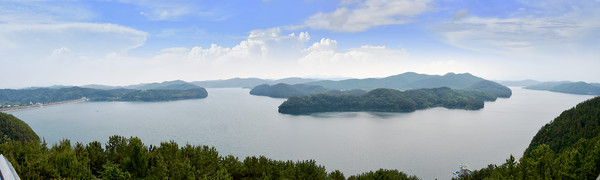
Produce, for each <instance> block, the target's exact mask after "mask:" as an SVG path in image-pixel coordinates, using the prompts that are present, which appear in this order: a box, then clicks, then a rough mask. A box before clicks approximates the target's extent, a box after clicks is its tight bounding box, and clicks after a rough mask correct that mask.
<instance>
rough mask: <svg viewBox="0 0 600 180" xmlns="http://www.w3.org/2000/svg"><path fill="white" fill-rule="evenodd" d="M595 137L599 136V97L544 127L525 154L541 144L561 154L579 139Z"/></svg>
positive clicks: (567, 112) (579, 105) (569, 111)
mask: <svg viewBox="0 0 600 180" xmlns="http://www.w3.org/2000/svg"><path fill="white" fill-rule="evenodd" d="M597 136H600V97H596V98H593V99H590V100H587V101H584V102H582V103H579V104H578V105H577V106H575V107H573V108H571V109H569V110H566V111H564V112H562V113H561V114H560V115H559V116H558V117H556V118H555V119H554V120H553V121H552V122H550V123H548V124H546V125H544V126H543V127H542V128H541V129H540V130H539V131H538V132H537V134H536V135H535V136H534V137H533V140H531V143H530V144H529V147H528V148H527V150H526V151H525V154H529V153H530V152H531V150H533V149H535V148H536V147H537V146H540V145H542V144H547V145H548V146H549V147H550V149H551V150H553V151H555V152H561V151H562V150H563V149H565V148H567V147H570V146H571V145H573V144H575V143H577V142H578V141H579V140H580V139H592V138H594V137H597Z"/></svg>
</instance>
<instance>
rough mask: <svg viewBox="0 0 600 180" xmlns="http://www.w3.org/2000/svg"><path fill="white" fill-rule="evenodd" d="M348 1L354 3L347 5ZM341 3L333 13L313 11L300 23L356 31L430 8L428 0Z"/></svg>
mask: <svg viewBox="0 0 600 180" xmlns="http://www.w3.org/2000/svg"><path fill="white" fill-rule="evenodd" d="M350 4H352V5H354V6H347V5H350ZM342 5H345V6H343V7H340V8H338V9H336V10H334V11H333V12H327V13H324V12H320V13H317V14H314V15H312V16H310V17H309V18H308V19H307V20H306V21H305V22H304V24H305V25H306V26H308V27H310V28H312V29H325V30H331V31H336V32H360V31H365V30H367V29H370V28H372V27H376V26H383V25H391V24H404V23H408V22H411V20H412V19H413V17H414V16H416V15H419V14H422V13H424V12H427V11H428V10H429V9H430V7H429V0H366V1H364V2H360V3H357V2H355V1H343V2H342Z"/></svg>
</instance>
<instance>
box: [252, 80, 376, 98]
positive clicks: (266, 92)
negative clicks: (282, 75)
mask: <svg viewBox="0 0 600 180" xmlns="http://www.w3.org/2000/svg"><path fill="white" fill-rule="evenodd" d="M364 93H366V92H365V91H363V90H359V89H354V90H346V91H341V90H335V89H334V90H330V89H326V88H324V87H322V86H317V85H306V84H294V85H290V84H285V83H279V84H275V85H268V84H263V85H258V86H256V87H254V88H252V90H250V94H252V95H257V96H269V97H274V98H289V97H292V96H308V95H313V94H338V95H340V94H355V95H360V94H364Z"/></svg>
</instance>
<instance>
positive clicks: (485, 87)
mask: <svg viewBox="0 0 600 180" xmlns="http://www.w3.org/2000/svg"><path fill="white" fill-rule="evenodd" d="M463 89H464V90H476V91H482V92H487V93H491V94H494V95H496V96H498V97H502V98H508V97H510V96H511V95H512V91H511V90H510V88H508V87H506V86H503V85H500V84H498V83H496V82H493V81H488V80H482V81H479V82H476V83H473V84H471V85H469V86H467V87H466V88H463Z"/></svg>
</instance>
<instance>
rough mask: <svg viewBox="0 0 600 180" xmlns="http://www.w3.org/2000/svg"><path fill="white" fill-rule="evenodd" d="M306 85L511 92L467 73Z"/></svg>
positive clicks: (500, 93) (341, 88)
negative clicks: (444, 88) (446, 88)
mask: <svg viewBox="0 0 600 180" xmlns="http://www.w3.org/2000/svg"><path fill="white" fill-rule="evenodd" d="M481 81H485V82H484V83H481V84H479V85H474V84H476V83H479V82H481ZM306 84H307V85H319V86H323V87H324V88H327V89H339V90H346V89H363V90H372V89H376V88H388V89H397V90H408V89H421V88H438V87H449V88H452V89H469V90H480V91H486V92H487V91H489V90H493V91H490V93H492V94H495V95H496V96H498V97H510V95H511V94H512V92H511V90H510V89H509V88H507V87H505V86H502V85H500V84H498V83H495V82H492V81H488V80H485V79H483V78H480V77H477V76H473V75H471V74H469V73H464V74H455V73H448V74H445V75H443V76H439V75H426V74H418V73H414V72H407V73H403V74H399V75H394V76H389V77H385V78H368V79H347V80H341V81H330V80H326V81H316V82H310V83H306Z"/></svg>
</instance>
